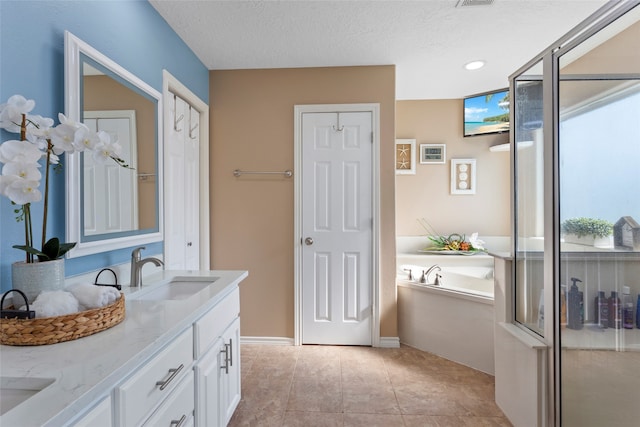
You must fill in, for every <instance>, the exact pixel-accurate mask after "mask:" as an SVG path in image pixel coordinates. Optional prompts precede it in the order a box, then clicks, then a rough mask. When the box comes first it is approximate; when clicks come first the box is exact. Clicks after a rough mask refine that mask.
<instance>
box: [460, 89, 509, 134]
mask: <svg viewBox="0 0 640 427" xmlns="http://www.w3.org/2000/svg"><path fill="white" fill-rule="evenodd" d="M463 107H464V131H463V132H464V133H463V136H465V137H467V136H479V135H488V134H494V133H503V132H508V131H509V89H499V90H494V91H491V92H484V93H479V94H477V95H472V96H468V97H466V98H464V99H463Z"/></svg>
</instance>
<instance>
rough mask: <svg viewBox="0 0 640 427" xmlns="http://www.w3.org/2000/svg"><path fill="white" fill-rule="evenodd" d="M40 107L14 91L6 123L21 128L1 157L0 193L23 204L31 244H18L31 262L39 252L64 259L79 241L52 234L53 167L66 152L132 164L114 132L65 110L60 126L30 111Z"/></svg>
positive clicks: (1, 121)
mask: <svg viewBox="0 0 640 427" xmlns="http://www.w3.org/2000/svg"><path fill="white" fill-rule="evenodd" d="M34 107H35V101H33V100H31V99H29V100H28V99H26V98H24V97H23V96H21V95H13V96H12V97H10V98H9V99H8V101H7V102H6V103H4V104H1V105H0V129H5V130H6V131H8V132H11V133H19V134H20V139H19V140H15V139H11V140H7V141H5V142H3V143H2V144H1V145H0V163H3V166H2V174H1V175H0V194H1V195H3V196H6V197H8V198H9V200H11V204H12V205H15V206H18V207H17V208H16V209H15V210H14V213H15V214H16V221H18V222H23V223H24V236H25V244H24V245H14V246H13V247H14V248H16V249H21V250H23V251H25V252H26V262H27V263H33V262H34V261H35V259H34V256H37V257H38V260H39V261H50V260H55V259H60V258H62V256H64V254H65V253H66V252H68V251H69V250H71V249H72V248H73V247H74V246H75V245H76V243H60V239H58V238H57V237H53V238H51V239H49V240H46V234H47V215H48V209H47V208H48V204H49V174H50V170H51V169H57V168H59V167H60V164H59V156H60V155H61V154H62V153H74V152H81V151H91V152H93V157H94V159H95V160H96V161H97V162H100V163H104V162H107V161H115V162H116V163H117V164H118V165H120V166H123V167H129V166H128V165H127V164H125V162H124V160H122V159H121V158H120V157H119V156H120V152H121V147H120V144H118V142H117V141H112V140H111V136H110V135H109V134H108V133H106V132H104V131H100V132H93V131H91V130H90V129H89V128H88V127H87V126H86V125H84V124H83V123H80V122H76V121H73V120H70V119H69V118H67V117H65V115H64V114H62V113H60V114H58V120H59V122H60V123H59V124H58V125H57V126H55V127H54V126H53V123H54V122H53V119H50V118H47V117H42V116H38V115H31V114H29V113H30V112H31V111H32V110H33V108H34ZM42 159H44V165H45V171H44V182H45V183H44V189H43V191H41V190H40V188H39V187H40V181H41V180H42V173H41V172H40V170H39V168H40V167H41V165H40V161H41V160H42ZM51 165H53V168H52V167H51ZM43 198H44V211H43V218H42V242H41V247H40V249H36V248H35V247H34V242H33V226H32V224H33V223H32V221H31V203H34V202H39V201H40V200H42V199H43Z"/></svg>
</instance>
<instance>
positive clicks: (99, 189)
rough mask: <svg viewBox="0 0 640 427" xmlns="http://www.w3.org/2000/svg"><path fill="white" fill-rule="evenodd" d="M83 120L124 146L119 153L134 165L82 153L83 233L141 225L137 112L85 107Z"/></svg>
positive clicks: (128, 228) (132, 228) (112, 231)
mask: <svg viewBox="0 0 640 427" xmlns="http://www.w3.org/2000/svg"><path fill="white" fill-rule="evenodd" d="M84 117H85V120H84V123H85V124H86V125H87V126H88V127H89V128H90V129H91V130H93V131H94V132H97V131H105V132H107V133H108V134H109V135H110V136H111V140H112V141H118V143H120V145H121V146H122V153H121V155H120V157H121V158H122V159H123V160H124V161H125V162H126V163H127V164H128V165H131V166H132V167H133V169H129V168H123V167H120V166H119V165H118V164H117V163H116V162H112V161H108V162H106V163H97V162H95V161H94V159H93V156H92V155H90V154H87V153H83V164H84V168H83V170H84V181H83V182H84V192H83V194H84V204H83V207H82V208H83V218H84V235H85V236H91V235H96V234H105V233H117V232H120V231H130V230H137V229H138V180H137V170H135V167H136V164H137V139H136V125H135V123H136V116H135V111H133V110H123V111H120V110H113V111H85V112H84Z"/></svg>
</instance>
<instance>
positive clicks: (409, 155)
mask: <svg viewBox="0 0 640 427" xmlns="http://www.w3.org/2000/svg"><path fill="white" fill-rule="evenodd" d="M415 174H416V140H415V139H396V175H415Z"/></svg>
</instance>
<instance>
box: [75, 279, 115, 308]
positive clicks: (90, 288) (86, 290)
mask: <svg viewBox="0 0 640 427" xmlns="http://www.w3.org/2000/svg"><path fill="white" fill-rule="evenodd" d="M66 289H67V290H68V291H69V292H71V293H72V294H73V296H75V297H76V298H77V300H78V301H79V302H80V305H82V306H83V307H85V308H87V309H93V308H100V307H104V306H107V305H109V304H113V303H114V302H115V301H116V300H117V299H118V298H120V292H119V291H118V290H117V289H116V288H114V287H112V286H96V285H93V284H90V283H76V284H75V285H71V286H68V287H67V288H66Z"/></svg>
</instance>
